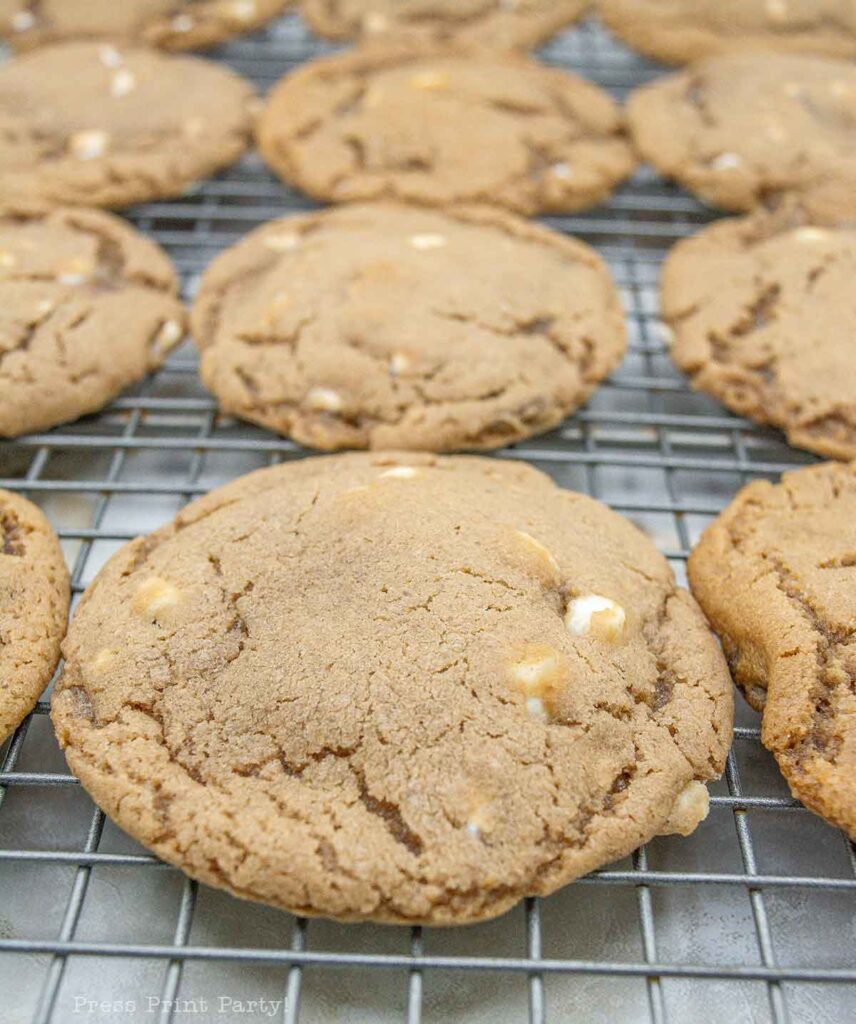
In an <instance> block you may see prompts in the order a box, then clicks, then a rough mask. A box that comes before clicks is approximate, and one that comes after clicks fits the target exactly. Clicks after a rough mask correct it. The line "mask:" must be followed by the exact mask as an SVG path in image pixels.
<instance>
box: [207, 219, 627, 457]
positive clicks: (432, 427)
mask: <svg viewBox="0 0 856 1024" xmlns="http://www.w3.org/2000/svg"><path fill="white" fill-rule="evenodd" d="M426 240H427V241H426ZM193 333H194V337H195V340H196V344H197V346H198V347H199V349H200V351H201V353H202V359H201V367H200V372H201V375H202V379H203V381H204V382H205V384H206V386H207V387H208V388H209V389H210V390H211V391H213V392H214V394H215V395H217V397H218V399H219V401H220V405H221V407H222V408H223V409H224V410H225V411H226V412H230V413H234V414H236V415H238V416H241V417H242V418H244V419H249V420H252V421H254V422H257V423H260V424H262V425H264V426H267V427H271V428H273V429H274V430H277V431H279V432H281V433H284V434H290V435H291V436H292V437H294V438H295V439H297V440H298V441H300V442H302V443H304V444H308V445H311V446H315V447H318V448H327V449H331V448H342V447H357V448H390V447H399V448H424V449H429V450H449V449H455V448H460V447H473V448H490V447H496V446H498V445H501V444H505V443H507V442H508V441H512V440H517V439H519V438H522V437H526V436H529V435H531V434H534V433H538V432H540V431H544V430H547V429H549V428H551V427H553V426H555V425H556V424H557V423H559V422H561V420H562V419H564V418H565V416H566V415H567V414H568V413H569V412H571V411H572V410H573V409H575V408H577V407H578V406H579V405H581V404H582V403H583V402H584V401H585V400H586V398H587V397H588V396H589V395H590V394H591V392H592V390H593V389H594V387H595V386H596V384H597V382H598V381H600V380H601V379H602V378H603V377H605V376H606V375H607V374H608V373H609V372H610V371H611V370H612V369H613V368H614V367H615V366H616V365H617V364H618V363H619V362H620V360H621V357H622V355H623V353H624V346H625V329H624V318H623V314H622V310H621V306H620V302H619V299H618V295H617V292H616V289H615V286H614V285H613V283H612V281H611V278H610V276H609V272H608V270H607V269H606V267H605V265H604V264H603V263H602V262H601V260H600V259H599V258H598V257H597V256H596V254H595V253H594V252H593V250H591V249H589V248H588V247H587V246H584V245H583V244H582V243H580V242H577V241H574V240H572V239H567V238H564V237H562V236H559V235H556V234H554V233H552V232H549V231H546V230H545V229H543V228H540V227H536V226H535V225H531V224H529V223H527V222H524V221H520V220H517V219H516V218H513V217H511V216H509V215H507V214H503V213H500V212H495V211H492V210H490V209H476V208H459V209H457V210H455V211H450V212H442V213H441V212H435V211H432V210H416V209H411V208H406V207H402V206H396V205H391V204H376V205H374V204H373V205H361V206H360V205H357V206H350V205H349V206H347V207H342V208H338V209H334V210H329V211H324V212H322V213H316V214H311V215H308V216H305V217H298V218H289V219H287V220H282V221H276V222H274V223H272V224H268V225H265V226H264V227H262V228H260V229H258V230H256V231H254V232H252V233H251V234H250V235H249V236H248V237H247V238H245V239H244V240H243V241H242V242H241V243H239V244H238V245H237V246H235V247H234V248H232V249H230V250H228V251H227V252H226V253H224V254H223V255H222V256H220V257H219V258H218V259H217V260H215V262H214V263H213V264H212V266H211V267H210V268H209V269H208V271H207V272H206V274H205V276H204V278H203V280H202V284H201V287H200V290H199V293H198V296H197V300H196V304H195V306H194V312H193Z"/></svg>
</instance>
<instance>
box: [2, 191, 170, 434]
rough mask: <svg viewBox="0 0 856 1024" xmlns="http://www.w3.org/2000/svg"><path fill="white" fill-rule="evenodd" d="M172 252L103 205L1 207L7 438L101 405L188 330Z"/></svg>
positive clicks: (160, 358)
mask: <svg viewBox="0 0 856 1024" xmlns="http://www.w3.org/2000/svg"><path fill="white" fill-rule="evenodd" d="M177 291H178V280H177V278H176V274H175V271H174V269H173V267H172V265H171V263H170V262H169V260H168V258H167V257H166V255H165V254H164V253H163V252H162V251H161V250H160V249H159V248H158V247H157V246H155V245H154V244H153V243H152V242H150V241H148V239H145V238H143V236H142V235H140V234H138V232H136V231H135V230H134V229H133V228H131V227H130V226H129V225H128V224H126V223H125V222H124V221H122V220H119V218H117V217H113V216H112V215H111V214H108V213H103V212H101V211H100V210H83V209H75V208H64V209H54V210H48V209H44V208H41V207H35V206H34V207H24V206H18V207H17V208H14V209H9V208H7V209H5V210H2V209H0V436H3V437H16V436H18V435H20V434H23V433H26V432H28V431H31V430H42V429H45V428H47V427H52V426H55V425H56V424H58V423H65V422H67V421H69V420H73V419H76V418H77V417H79V416H82V415H84V414H86V413H89V412H95V411H96V410H98V409H101V408H102V407H103V406H104V405H106V404H107V402H109V401H110V400H111V399H112V398H114V397H115V396H116V395H117V394H118V393H119V392H120V391H121V390H122V389H123V388H125V387H127V386H128V385H129V384H132V383H134V382H135V381H138V380H141V379H142V378H143V377H144V376H145V375H146V374H147V373H149V372H150V371H151V370H153V369H155V368H156V367H158V366H160V365H161V363H162V362H163V360H164V359H165V358H166V356H167V354H168V353H169V351H170V349H172V348H173V347H174V346H175V345H176V344H178V342H179V341H180V340H181V338H182V337H183V335H184V327H185V312H184V308H183V306H182V304H181V302H180V301H179V299H178V298H177Z"/></svg>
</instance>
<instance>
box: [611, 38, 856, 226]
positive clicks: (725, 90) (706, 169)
mask: <svg viewBox="0 0 856 1024" xmlns="http://www.w3.org/2000/svg"><path fill="white" fill-rule="evenodd" d="M628 117H629V120H630V124H631V127H632V130H633V134H634V137H635V140H636V143H637V145H638V147H639V149H640V151H641V153H642V155H643V156H644V157H645V158H646V159H647V160H649V161H650V162H651V163H652V164H654V166H655V167H657V168H658V169H659V170H660V171H662V173H663V174H665V175H667V176H669V177H672V178H675V179H676V180H677V181H679V182H680V183H681V184H682V185H685V186H686V187H687V188H688V189H690V190H691V191H693V192H696V193H697V194H698V195H699V196H701V197H702V198H703V199H706V200H708V201H709V202H711V203H715V204H716V205H718V206H723V207H726V208H728V209H735V210H748V209H751V208H752V207H754V206H757V205H759V204H762V203H763V204H770V203H771V202H772V201H773V200H774V199H776V198H777V197H779V196H781V195H783V194H792V195H796V196H798V197H799V198H800V200H801V202H802V203H803V205H804V206H806V207H807V208H808V209H810V211H811V212H812V213H813V214H814V215H815V216H817V217H820V218H822V219H825V220H831V221H835V220H847V219H852V218H856V144H854V139H855V138H856V137H854V124H856V67H854V66H853V64H851V63H849V62H846V61H840V60H831V59H828V60H825V59H822V58H819V57H804V56H795V55H786V54H771V53H763V54H759V53H754V54H731V55H727V56H723V57H711V58H710V59H708V60H705V61H702V62H701V63H699V64H696V65H694V66H693V67H691V68H688V69H687V70H685V71H682V72H680V73H678V74H675V75H671V76H670V77H668V78H664V79H662V80H660V81H658V82H654V83H653V84H652V85H648V86H644V87H643V88H641V89H638V90H637V91H636V92H635V93H634V94H633V95H632V96H631V98H630V102H629V104H628Z"/></svg>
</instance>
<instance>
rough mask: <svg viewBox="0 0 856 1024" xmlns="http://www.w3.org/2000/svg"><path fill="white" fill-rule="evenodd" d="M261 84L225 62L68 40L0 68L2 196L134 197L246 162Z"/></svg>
mask: <svg viewBox="0 0 856 1024" xmlns="http://www.w3.org/2000/svg"><path fill="white" fill-rule="evenodd" d="M253 101H254V100H253V92H252V89H251V87H250V86H249V84H248V83H247V82H245V81H243V79H241V78H239V77H238V76H237V75H235V74H233V73H232V72H231V71H229V70H227V69H226V68H224V67H221V66H219V65H216V64H213V63H210V62H208V61H204V60H201V59H198V58H193V57H170V56H167V55H165V54H162V53H158V52H156V51H154V50H147V49H142V48H128V47H120V46H115V45H113V44H112V43H109V44H108V43H89V42H84V43H63V44H59V45H56V46H50V47H45V48H44V49H40V50H36V51H34V52H33V53H29V54H26V55H24V56H22V57H17V58H16V59H14V60H11V61H8V62H7V63H5V64H4V65H3V66H2V67H0V134H2V136H3V139H4V144H3V146H2V147H0V203H2V204H4V205H5V204H8V203H11V202H18V201H21V200H28V201H29V200H40V201H44V202H52V203H72V204H75V205H83V206H129V205H130V204H132V203H135V202H141V201H144V200H147V199H156V198H160V197H167V196H175V195H180V194H181V193H182V192H184V191H185V190H186V189H187V188H188V186H189V185H191V184H193V182H195V181H196V180H197V179H199V178H202V177H205V176H206V175H208V174H211V173H213V172H214V171H216V170H218V169H219V168H221V167H225V166H226V165H228V164H230V163H232V162H233V161H235V160H236V159H237V158H238V157H239V156H240V155H241V153H242V152H243V151H244V149H245V148H246V146H247V144H248V142H249V137H250V129H251V103H252V102H253Z"/></svg>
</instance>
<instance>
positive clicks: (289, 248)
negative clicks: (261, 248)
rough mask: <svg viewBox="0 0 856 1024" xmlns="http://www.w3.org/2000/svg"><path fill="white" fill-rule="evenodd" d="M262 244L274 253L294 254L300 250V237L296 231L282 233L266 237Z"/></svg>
mask: <svg viewBox="0 0 856 1024" xmlns="http://www.w3.org/2000/svg"><path fill="white" fill-rule="evenodd" d="M264 244H265V247H266V248H267V249H273V250H274V252H294V250H295V249H299V248H300V235H299V234H298V233H297V232H296V231H283V232H281V233H277V234H275V235H268V237H267V238H266V239H265V240H264Z"/></svg>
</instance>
